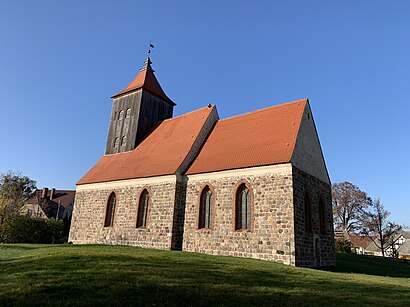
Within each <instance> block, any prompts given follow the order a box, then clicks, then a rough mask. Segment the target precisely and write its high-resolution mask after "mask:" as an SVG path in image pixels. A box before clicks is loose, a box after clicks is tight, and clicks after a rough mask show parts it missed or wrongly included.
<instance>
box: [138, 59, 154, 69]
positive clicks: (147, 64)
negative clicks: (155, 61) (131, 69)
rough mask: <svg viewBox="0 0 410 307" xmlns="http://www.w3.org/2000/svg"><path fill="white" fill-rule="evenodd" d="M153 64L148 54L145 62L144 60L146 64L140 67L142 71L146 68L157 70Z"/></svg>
mask: <svg viewBox="0 0 410 307" xmlns="http://www.w3.org/2000/svg"><path fill="white" fill-rule="evenodd" d="M151 64H152V62H151V59H150V57H149V56H147V59H146V60H145V62H144V66H142V68H141V69H140V71H143V70H145V69H146V70H149V71H152V72H155V70H153V69H152V66H151Z"/></svg>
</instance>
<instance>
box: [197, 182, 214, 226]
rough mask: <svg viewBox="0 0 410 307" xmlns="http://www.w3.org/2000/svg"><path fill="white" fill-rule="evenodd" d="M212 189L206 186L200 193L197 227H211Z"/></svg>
mask: <svg viewBox="0 0 410 307" xmlns="http://www.w3.org/2000/svg"><path fill="white" fill-rule="evenodd" d="M212 206H213V202H212V190H211V189H210V188H209V186H206V187H205V188H204V189H203V190H202V193H201V200H200V204H199V222H198V229H202V228H212Z"/></svg>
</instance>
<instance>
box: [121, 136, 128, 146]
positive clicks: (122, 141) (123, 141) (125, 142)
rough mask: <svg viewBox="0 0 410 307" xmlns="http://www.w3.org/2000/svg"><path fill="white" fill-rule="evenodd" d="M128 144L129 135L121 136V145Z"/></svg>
mask: <svg viewBox="0 0 410 307" xmlns="http://www.w3.org/2000/svg"><path fill="white" fill-rule="evenodd" d="M126 144H127V136H126V135H124V136H123V137H122V138H121V146H125V145H126Z"/></svg>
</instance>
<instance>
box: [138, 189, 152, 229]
mask: <svg viewBox="0 0 410 307" xmlns="http://www.w3.org/2000/svg"><path fill="white" fill-rule="evenodd" d="M148 203H149V193H148V191H147V190H146V189H145V190H144V191H142V193H141V196H140V200H139V203H138V213H137V228H145V227H146V226H147V216H148Z"/></svg>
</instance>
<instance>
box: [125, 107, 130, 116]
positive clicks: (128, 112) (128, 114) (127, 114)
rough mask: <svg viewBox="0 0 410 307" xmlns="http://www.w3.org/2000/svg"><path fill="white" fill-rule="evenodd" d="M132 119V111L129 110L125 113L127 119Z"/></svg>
mask: <svg viewBox="0 0 410 307" xmlns="http://www.w3.org/2000/svg"><path fill="white" fill-rule="evenodd" d="M130 117H131V109H130V108H128V109H127V111H126V112H125V118H130Z"/></svg>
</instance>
